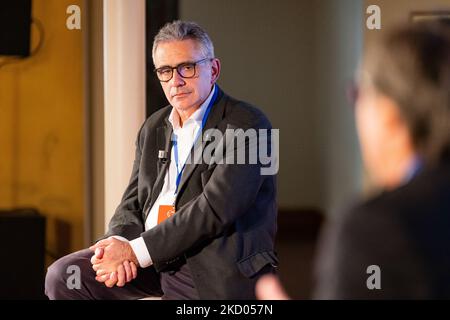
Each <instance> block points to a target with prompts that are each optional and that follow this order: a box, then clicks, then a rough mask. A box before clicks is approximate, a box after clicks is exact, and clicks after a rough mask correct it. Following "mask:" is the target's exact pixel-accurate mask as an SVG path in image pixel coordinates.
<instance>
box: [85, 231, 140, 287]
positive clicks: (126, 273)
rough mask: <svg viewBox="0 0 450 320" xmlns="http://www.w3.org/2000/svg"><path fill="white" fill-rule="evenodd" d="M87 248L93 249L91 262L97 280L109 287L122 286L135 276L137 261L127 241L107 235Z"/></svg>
mask: <svg viewBox="0 0 450 320" xmlns="http://www.w3.org/2000/svg"><path fill="white" fill-rule="evenodd" d="M89 249H91V250H92V251H94V255H93V256H92V258H91V263H92V269H94V271H95V272H96V277H95V280H97V281H98V282H102V283H104V284H105V285H106V286H107V287H109V288H112V287H113V286H114V285H117V286H118V287H123V286H124V285H125V284H126V283H128V282H130V281H132V280H133V279H135V278H136V277H137V266H138V265H139V263H138V260H137V258H136V255H135V254H134V252H133V249H132V248H131V246H130V244H129V243H128V242H125V241H121V240H118V239H116V238H113V237H109V238H108V239H105V240H101V241H99V242H97V243H96V244H95V245H93V246H91V247H90V248H89Z"/></svg>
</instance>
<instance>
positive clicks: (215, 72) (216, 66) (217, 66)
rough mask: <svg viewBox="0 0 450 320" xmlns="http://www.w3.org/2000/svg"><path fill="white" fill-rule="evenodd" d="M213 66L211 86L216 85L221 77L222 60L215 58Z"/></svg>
mask: <svg viewBox="0 0 450 320" xmlns="http://www.w3.org/2000/svg"><path fill="white" fill-rule="evenodd" d="M211 64H212V66H211V84H214V83H216V81H217V79H219V75H220V60H219V59H217V58H214V59H213V60H212V63H211Z"/></svg>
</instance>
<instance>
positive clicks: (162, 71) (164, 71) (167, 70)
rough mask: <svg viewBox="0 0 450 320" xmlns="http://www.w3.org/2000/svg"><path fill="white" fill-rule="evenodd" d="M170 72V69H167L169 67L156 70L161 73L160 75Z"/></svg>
mask: <svg viewBox="0 0 450 320" xmlns="http://www.w3.org/2000/svg"><path fill="white" fill-rule="evenodd" d="M171 72H172V70H171V69H169V68H166V69H159V70H158V73H159V74H161V75H165V74H170V73H171Z"/></svg>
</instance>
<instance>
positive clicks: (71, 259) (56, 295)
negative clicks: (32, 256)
mask: <svg viewBox="0 0 450 320" xmlns="http://www.w3.org/2000/svg"><path fill="white" fill-rule="evenodd" d="M82 262H83V259H80V257H78V255H77V253H72V254H69V255H67V256H64V257H62V258H60V259H58V260H57V261H55V262H54V263H53V264H52V265H50V267H48V269H47V274H46V275H45V295H46V296H47V297H48V298H49V299H51V300H58V299H70V298H73V297H72V295H73V294H75V292H74V291H76V290H70V289H73V288H70V287H69V285H68V283H67V281H68V278H69V276H70V275H71V272H72V271H71V269H70V268H71V266H74V265H75V266H79V265H80V264H81V263H82Z"/></svg>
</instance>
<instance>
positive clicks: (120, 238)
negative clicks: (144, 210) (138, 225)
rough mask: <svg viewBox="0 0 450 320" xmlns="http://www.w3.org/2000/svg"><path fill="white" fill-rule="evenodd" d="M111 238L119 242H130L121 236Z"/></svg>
mask: <svg viewBox="0 0 450 320" xmlns="http://www.w3.org/2000/svg"><path fill="white" fill-rule="evenodd" d="M111 237H113V238H115V239H117V240H120V241H123V242H129V241H128V239H126V238H124V237H121V236H111Z"/></svg>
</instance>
